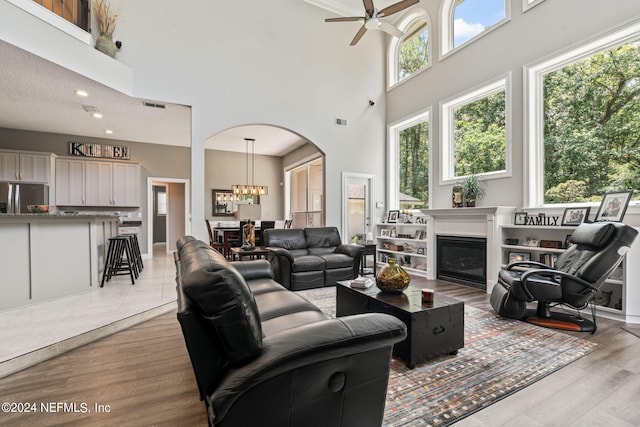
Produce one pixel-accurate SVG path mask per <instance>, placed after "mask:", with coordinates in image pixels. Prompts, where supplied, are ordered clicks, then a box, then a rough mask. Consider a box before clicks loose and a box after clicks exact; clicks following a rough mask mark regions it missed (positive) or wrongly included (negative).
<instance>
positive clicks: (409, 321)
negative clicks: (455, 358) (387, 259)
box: [336, 280, 464, 368]
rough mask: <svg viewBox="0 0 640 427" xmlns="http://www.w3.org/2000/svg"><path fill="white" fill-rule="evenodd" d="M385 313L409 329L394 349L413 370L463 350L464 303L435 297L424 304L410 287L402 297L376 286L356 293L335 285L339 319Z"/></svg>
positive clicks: (345, 283) (342, 284)
mask: <svg viewBox="0 0 640 427" xmlns="http://www.w3.org/2000/svg"><path fill="white" fill-rule="evenodd" d="M362 313H386V314H391V315H392V316H395V317H397V318H398V319H400V320H402V321H403V322H404V324H405V325H407V338H406V339H405V340H404V341H401V342H399V343H397V344H396V345H395V346H394V347H393V354H394V355H395V356H397V357H399V358H401V359H402V360H404V361H405V362H407V365H408V366H409V367H410V368H413V367H415V366H416V364H418V363H421V362H424V361H425V360H428V359H432V358H434V357H437V356H442V355H445V354H457V353H458V349H460V348H463V347H464V302H462V301H458V300H455V299H453V298H449V297H445V296H444V295H440V294H437V293H436V294H435V296H434V301H433V303H423V302H422V292H421V291H420V289H418V288H413V287H411V286H409V287H408V288H407V289H405V291H404V292H403V293H401V294H387V293H383V292H380V290H379V289H378V288H376V286H375V285H373V286H372V287H370V288H369V289H357V288H352V287H351V286H350V281H348V280H345V281H339V282H337V284H336V316H338V317H340V316H348V315H352V314H362Z"/></svg>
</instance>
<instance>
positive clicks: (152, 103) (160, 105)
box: [142, 101, 167, 110]
mask: <svg viewBox="0 0 640 427" xmlns="http://www.w3.org/2000/svg"><path fill="white" fill-rule="evenodd" d="M142 105H144V106H145V107H149V108H161V109H163V110H164V109H166V108H167V106H166V105H164V104H156V103H155V102H149V101H142Z"/></svg>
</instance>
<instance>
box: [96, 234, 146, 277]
mask: <svg viewBox="0 0 640 427" xmlns="http://www.w3.org/2000/svg"><path fill="white" fill-rule="evenodd" d="M130 242H131V241H130V239H129V238H128V237H125V236H117V237H110V238H109V249H108V250H107V256H106V258H105V260H104V271H103V272H102V281H101V282H100V287H101V288H102V287H103V286H104V282H105V280H106V281H107V282H108V281H109V280H111V278H112V277H113V276H120V275H125V274H128V275H129V276H130V277H131V284H132V285H135V283H136V282H135V279H134V275H135V278H136V279H137V278H138V273H137V267H136V264H135V261H134V256H133V250H132V248H131V243H130Z"/></svg>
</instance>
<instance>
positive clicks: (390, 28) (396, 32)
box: [378, 20, 404, 38]
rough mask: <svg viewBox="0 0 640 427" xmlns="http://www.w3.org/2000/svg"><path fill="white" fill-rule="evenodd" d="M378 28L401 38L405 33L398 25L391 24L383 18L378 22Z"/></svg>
mask: <svg viewBox="0 0 640 427" xmlns="http://www.w3.org/2000/svg"><path fill="white" fill-rule="evenodd" d="M378 29H380V30H382V31H384V32H385V33H387V34H391V35H392V36H394V37H398V38H400V37H402V36H404V33H403V32H402V31H400V29H399V28H398V27H396V26H395V25H392V24H389V23H388V22H385V21H383V20H380V22H379V23H378Z"/></svg>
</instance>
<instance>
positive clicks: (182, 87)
mask: <svg viewBox="0 0 640 427" xmlns="http://www.w3.org/2000/svg"><path fill="white" fill-rule="evenodd" d="M13 1H18V0H13ZM25 1H26V0H25ZM110 3H111V5H112V7H113V8H114V9H119V20H118V26H117V29H116V31H115V33H114V38H115V39H116V40H120V41H122V42H123V47H122V50H121V51H120V52H118V54H117V62H119V63H120V65H125V66H127V67H129V68H130V70H131V75H132V80H133V83H132V84H129V83H130V82H129V81H128V74H127V73H126V71H127V70H124V71H123V72H122V73H121V74H122V76H119V79H118V81H117V84H116V83H110V84H112V85H113V86H117V88H118V89H120V90H122V91H123V92H125V93H127V94H130V95H132V96H135V97H140V98H149V99H154V100H160V101H167V102H175V103H181V104H185V105H190V106H192V153H191V182H192V189H191V196H192V197H191V200H192V221H193V233H194V234H195V235H197V236H198V237H200V238H203V239H204V238H206V236H207V234H206V229H205V226H204V218H205V213H206V211H207V209H208V206H206V205H205V200H204V194H205V186H204V169H205V166H204V157H205V156H204V148H203V141H205V140H206V139H207V138H209V137H210V136H212V135H214V134H216V133H218V132H220V131H222V130H225V129H228V128H230V127H234V126H238V125H243V124H254V123H264V124H272V125H277V126H281V127H284V128H287V129H290V130H292V131H294V132H296V133H298V134H300V135H302V136H303V137H304V138H306V139H308V140H309V141H311V142H313V143H314V144H315V145H317V146H318V148H319V149H321V150H322V151H323V152H324V153H325V154H326V161H327V223H328V224H332V225H338V226H339V225H340V218H341V213H340V209H341V206H340V203H341V202H340V188H341V187H340V175H341V172H342V171H353V172H367V173H378V174H383V173H384V152H385V151H384V144H385V121H384V118H385V108H384V89H383V88H384V53H383V51H384V45H385V41H384V38H383V37H382V36H381V34H380V33H377V32H371V33H370V34H367V36H366V37H365V38H364V39H363V40H362V41H361V42H360V43H359V44H358V46H357V47H350V46H349V42H350V41H351V39H352V37H353V34H354V33H355V32H356V31H357V29H358V26H357V24H353V25H350V24H345V25H329V24H326V23H324V18H326V17H327V16H330V14H329V13H328V12H326V11H323V10H321V9H319V8H317V7H314V6H311V5H309V4H307V3H305V2H303V1H302V0H270V1H259V0H253V1H250V2H210V1H202V0H200V1H196V0H194V1H191V2H186V3H185V4H183V3H176V2H172V1H168V0H138V1H135V2H132V1H123V0H111V1H110ZM248 3H249V4H248ZM0 39H2V40H6V41H8V42H10V43H12V44H16V45H18V46H20V47H23V48H25V49H27V50H29V51H31V52H35V53H39V54H41V55H43V56H45V57H46V58H48V59H50V60H52V61H53V62H56V63H58V64H61V65H64V66H66V67H68V68H69V69H71V70H73V71H76V72H80V73H81V74H83V75H87V76H89V77H92V78H94V79H96V80H98V81H101V82H109V81H111V80H113V77H112V76H109V75H108V73H105V72H103V71H102V70H104V69H110V68H113V67H110V66H109V64H108V63H109V62H115V61H112V60H110V59H109V58H106V57H105V56H104V55H102V54H100V53H99V52H96V51H95V50H94V49H93V46H88V45H84V46H83V45H82V43H81V42H80V41H78V40H77V39H75V38H72V37H71V36H65V35H64V34H63V33H62V32H60V31H59V30H56V29H54V28H53V27H51V26H50V25H48V24H45V23H43V22H42V21H40V20H38V19H37V18H33V17H31V18H30V17H29V16H28V15H26V14H25V13H23V12H21V11H20V10H18V9H17V8H16V7H14V6H13V5H12V4H10V3H9V2H7V1H6V0H0ZM52 40H55V43H53V42H51V43H50V41H52ZM77 58H81V59H77ZM86 62H89V63H91V65H87V64H86ZM120 68H121V67H117V66H116V67H114V69H115V70H120ZM125 68H126V67H125ZM130 86H131V87H130ZM369 100H373V101H375V102H376V106H375V107H373V108H372V107H370V106H369V104H368V101H369ZM336 116H338V117H342V118H346V119H348V120H349V127H347V128H342V127H336V126H334V124H333V122H334V118H335V117H336ZM379 181H380V182H383V181H384V176H383V175H380V176H379ZM379 191H380V194H379V198H380V199H383V197H384V193H383V191H384V189H382V188H381V189H380V190H379Z"/></svg>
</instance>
